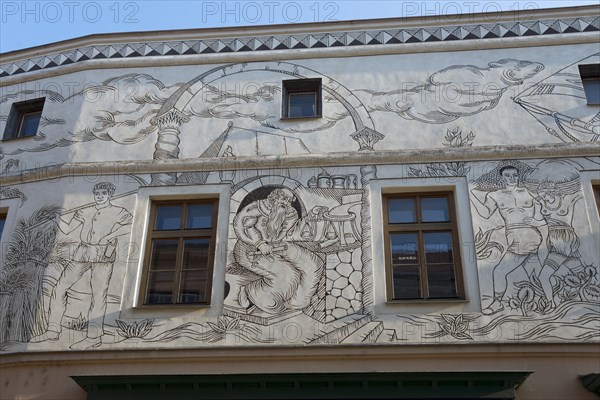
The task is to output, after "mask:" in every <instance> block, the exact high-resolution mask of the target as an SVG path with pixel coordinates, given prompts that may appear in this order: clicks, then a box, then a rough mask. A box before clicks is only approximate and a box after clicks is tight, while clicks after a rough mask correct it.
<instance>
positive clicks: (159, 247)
mask: <svg viewBox="0 0 600 400" xmlns="http://www.w3.org/2000/svg"><path fill="white" fill-rule="evenodd" d="M178 242H179V241H178V240H177V239H171V240H153V241H152V256H151V259H150V269H151V270H153V271H156V270H165V269H168V270H171V269H175V261H176V259H177V243H178Z"/></svg>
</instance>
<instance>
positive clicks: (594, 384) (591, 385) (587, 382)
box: [579, 373, 600, 398]
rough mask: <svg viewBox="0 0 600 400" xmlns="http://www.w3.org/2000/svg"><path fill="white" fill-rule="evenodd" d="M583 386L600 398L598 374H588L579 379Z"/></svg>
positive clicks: (599, 378)
mask: <svg viewBox="0 0 600 400" xmlns="http://www.w3.org/2000/svg"><path fill="white" fill-rule="evenodd" d="M579 379H580V380H581V383H582V384H583V386H584V387H585V388H586V389H587V390H589V391H590V392H592V393H594V394H595V395H596V396H598V398H600V374H598V373H596V374H588V375H585V376H581V377H579Z"/></svg>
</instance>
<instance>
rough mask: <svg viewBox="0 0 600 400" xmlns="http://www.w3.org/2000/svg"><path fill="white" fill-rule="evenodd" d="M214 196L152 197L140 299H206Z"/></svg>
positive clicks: (153, 301) (198, 301) (199, 301)
mask: <svg viewBox="0 0 600 400" xmlns="http://www.w3.org/2000/svg"><path fill="white" fill-rule="evenodd" d="M217 209H218V205H217V200H212V199H210V200H206V199H203V200H189V201H161V202H154V203H152V208H151V212H150V227H149V230H150V231H149V235H148V243H147V250H146V255H145V259H144V278H143V282H144V288H143V293H144V294H145V295H144V304H209V303H210V294H211V286H212V275H213V274H212V270H213V263H214V258H215V257H214V255H215V238H216V226H217Z"/></svg>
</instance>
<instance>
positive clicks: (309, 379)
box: [72, 371, 531, 400]
mask: <svg viewBox="0 0 600 400" xmlns="http://www.w3.org/2000/svg"><path fill="white" fill-rule="evenodd" d="M530 374H531V372H529V371H510V372H506V371H497V372H414V373H404V372H403V373H331V374H251V375H152V376H148V375H132V376H74V377H72V378H73V379H74V380H75V382H77V384H79V385H80V386H81V387H82V388H83V389H84V390H85V391H86V392H87V393H88V400H103V399H110V400H137V399H140V400H154V399H161V400H163V399H165V396H168V397H169V398H176V399H184V400H185V399H200V398H201V399H214V400H219V399H240V400H242V399H244V400H246V399H282V398H285V399H415V400H416V399H430V400H432V399H463V400H465V399H481V398H484V399H503V400H504V399H514V398H515V396H516V388H517V387H518V386H519V385H520V384H521V383H523V381H524V380H525V379H526V378H527V376H529V375H530Z"/></svg>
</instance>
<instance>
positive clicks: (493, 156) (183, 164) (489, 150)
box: [0, 142, 600, 185]
mask: <svg viewBox="0 0 600 400" xmlns="http://www.w3.org/2000/svg"><path fill="white" fill-rule="evenodd" d="M595 156H600V142H593V143H558V144H541V145H536V146H528V145H514V146H486V147H478V148H472V149H468V150H467V149H446V148H444V149H431V150H388V151H359V152H338V153H324V154H308V155H306V154H303V155H274V156H260V157H218V158H194V159H176V160H160V161H156V160H139V161H110V162H74V163H65V164H51V165H49V166H46V167H40V168H34V169H28V170H24V171H15V172H11V173H8V174H2V175H0V185H9V184H19V183H27V182H37V181H44V180H49V179H56V178H61V177H66V176H68V177H73V176H90V175H96V176H99V175H131V174H153V173H177V172H194V171H204V172H212V171H222V170H249V169H280V168H312V167H316V166H318V167H329V166H355V165H386V164H389V165H398V164H422V163H439V162H457V161H463V162H473V161H488V160H489V161H492V160H503V159H531V158H565V157H595Z"/></svg>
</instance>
